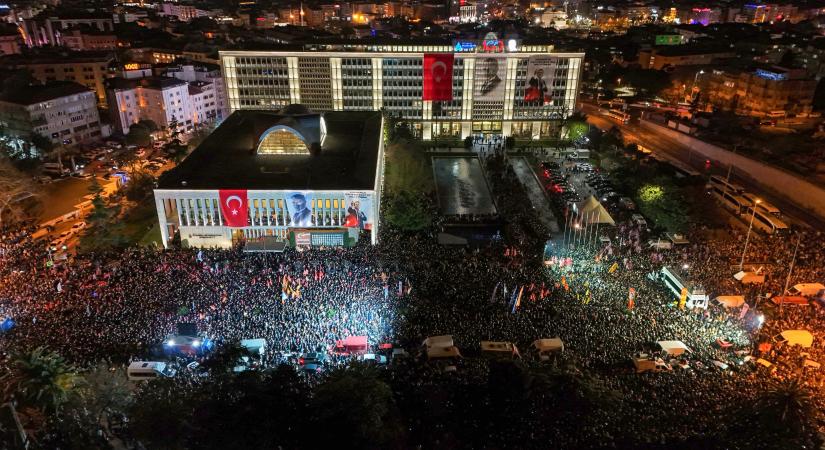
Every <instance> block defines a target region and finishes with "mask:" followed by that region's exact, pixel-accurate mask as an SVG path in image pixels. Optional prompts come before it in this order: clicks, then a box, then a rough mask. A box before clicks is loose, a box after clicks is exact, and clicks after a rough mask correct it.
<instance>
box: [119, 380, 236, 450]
mask: <svg viewBox="0 0 825 450" xmlns="http://www.w3.org/2000/svg"><path fill="white" fill-rule="evenodd" d="M184 383H185V382H184V381H182V380H178V379H159V380H155V381H152V382H151V384H150V386H149V388H148V389H143V390H141V391H139V392H138V394H137V395H136V397H135V401H134V403H132V407H131V408H130V411H129V418H130V425H129V430H130V431H131V432H132V433H133V434H134V436H135V438H137V439H138V440H139V441H141V442H142V443H143V444H144V445H146V446H147V447H148V448H158V449H180V448H184V443H185V442H186V440H187V438H188V437H189V436H190V426H191V424H192V410H193V406H194V405H195V404H196V403H195V402H196V400H197V399H196V398H195V397H194V396H193V393H192V391H191V389H188V387H187V386H185V385H184ZM223 433H224V434H230V433H227V430H223Z"/></svg>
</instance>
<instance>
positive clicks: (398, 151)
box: [385, 140, 433, 193]
mask: <svg viewBox="0 0 825 450" xmlns="http://www.w3.org/2000/svg"><path fill="white" fill-rule="evenodd" d="M385 183H386V186H387V190H388V191H389V192H400V191H410V192H414V193H429V192H431V191H432V189H433V175H432V170H431V169H430V165H429V159H428V158H427V155H426V154H425V153H424V151H423V149H422V148H421V147H420V145H419V144H418V143H417V142H410V141H406V140H399V141H397V142H395V143H393V144H391V145H390V146H389V147H388V148H387V167H386V177H385Z"/></svg>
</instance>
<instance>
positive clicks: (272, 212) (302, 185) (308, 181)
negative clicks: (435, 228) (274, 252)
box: [154, 105, 384, 250]
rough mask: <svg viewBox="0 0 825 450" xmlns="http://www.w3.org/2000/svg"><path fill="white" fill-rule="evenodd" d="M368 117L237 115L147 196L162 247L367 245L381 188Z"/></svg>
mask: <svg viewBox="0 0 825 450" xmlns="http://www.w3.org/2000/svg"><path fill="white" fill-rule="evenodd" d="M382 128H383V121H382V117H381V114H380V113H379V112H376V111H359V112H352V113H345V112H329V113H323V114H321V113H315V112H312V111H310V110H309V109H308V108H306V107H305V106H303V105H290V106H288V107H285V108H283V109H282V110H280V111H252V110H246V111H237V112H235V113H233V114H232V115H231V116H230V117H229V118H228V119H226V120H225V121H224V122H223V123H222V124H221V125H220V126H219V127H218V128H217V129H216V130H215V131H214V132H213V133H212V134H211V135H210V136H209V137H208V138H207V139H206V140H205V141H204V142H203V143H202V144H201V145H200V146H198V148H196V149H195V150H194V151H193V152H192V154H190V155H189V156H188V157H187V158H186V159H185V160H184V161H183V162H182V163H181V164H179V165H178V166H177V167H175V168H174V169H172V170H170V171H168V172H166V173H164V174H163V175H162V176H161V177H160V179H159V180H158V186H157V188H156V189H155V190H154V194H155V204H156V208H157V214H158V221H159V223H160V229H161V236H162V240H163V243H164V245H165V246H168V245H169V243H170V241H171V240H172V239H174V238H176V237H177V238H179V239H180V242H181V244H182V245H183V246H186V247H217V248H230V247H232V246H235V245H241V244H242V245H245V247H246V249H247V250H250V249H254V248H257V249H259V250H265V249H267V248H270V249H271V247H270V245H271V244H274V243H280V244H282V245H283V244H286V245H296V246H341V245H352V244H354V243H355V242H357V241H358V240H359V239H360V238H362V237H363V238H365V239H369V240H370V242H371V243H373V244H374V243H376V242H377V239H378V225H379V221H378V217H379V210H380V201H381V187H382V185H383V172H384V170H383V164H384V155H383V132H382Z"/></svg>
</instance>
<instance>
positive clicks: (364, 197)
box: [344, 192, 373, 230]
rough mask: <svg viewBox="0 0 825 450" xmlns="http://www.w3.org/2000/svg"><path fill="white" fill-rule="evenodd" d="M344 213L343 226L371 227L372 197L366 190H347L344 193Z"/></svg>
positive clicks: (364, 228) (366, 228) (362, 228)
mask: <svg viewBox="0 0 825 450" xmlns="http://www.w3.org/2000/svg"><path fill="white" fill-rule="evenodd" d="M345 206H346V215H345V216H344V226H346V227H349V228H359V229H361V230H370V229H372V221H373V217H372V197H371V196H370V195H369V194H368V193H366V192H348V193H347V194H346V205H345Z"/></svg>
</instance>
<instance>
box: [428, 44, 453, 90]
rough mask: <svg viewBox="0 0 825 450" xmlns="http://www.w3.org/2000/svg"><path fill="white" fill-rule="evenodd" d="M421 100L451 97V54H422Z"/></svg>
mask: <svg viewBox="0 0 825 450" xmlns="http://www.w3.org/2000/svg"><path fill="white" fill-rule="evenodd" d="M421 98H422V100H435V101H450V100H452V99H453V54H452V53H427V54H425V55H424V89H423V92H422V97H421Z"/></svg>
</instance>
